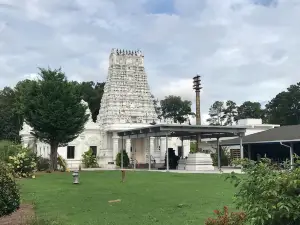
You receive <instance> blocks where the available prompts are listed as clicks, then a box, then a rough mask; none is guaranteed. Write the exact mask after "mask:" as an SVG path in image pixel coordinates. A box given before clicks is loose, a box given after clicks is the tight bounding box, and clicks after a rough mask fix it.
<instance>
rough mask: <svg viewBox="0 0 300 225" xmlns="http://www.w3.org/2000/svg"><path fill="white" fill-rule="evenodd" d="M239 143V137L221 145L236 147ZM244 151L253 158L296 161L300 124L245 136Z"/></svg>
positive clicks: (299, 148)
mask: <svg viewBox="0 0 300 225" xmlns="http://www.w3.org/2000/svg"><path fill="white" fill-rule="evenodd" d="M238 144H239V140H238V139H237V138H234V139H230V140H225V141H221V142H220V145H221V146H230V147H234V146H237V145H238ZM242 145H243V153H244V154H245V155H246V156H247V158H249V159H251V160H260V158H261V157H265V156H266V157H267V158H270V159H272V160H273V161H274V162H278V163H280V162H283V161H285V160H286V159H289V160H290V162H291V165H293V162H294V154H296V155H300V125H290V126H282V127H278V128H273V129H269V130H266V131H262V132H259V133H255V134H250V135H247V136H245V138H244V139H243V144H242Z"/></svg>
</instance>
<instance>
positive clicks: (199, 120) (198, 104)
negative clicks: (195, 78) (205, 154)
mask: <svg viewBox="0 0 300 225" xmlns="http://www.w3.org/2000/svg"><path fill="white" fill-rule="evenodd" d="M196 125H201V113H200V90H199V91H198V90H196ZM200 151H201V136H200V135H199V134H197V152H200Z"/></svg>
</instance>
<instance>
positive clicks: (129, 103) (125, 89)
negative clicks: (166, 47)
mask: <svg viewBox="0 0 300 225" xmlns="http://www.w3.org/2000/svg"><path fill="white" fill-rule="evenodd" d="M97 121H98V123H99V126H100V133H101V137H102V142H101V146H102V147H101V148H102V151H101V152H102V154H100V157H103V158H102V159H104V161H106V162H107V163H108V164H110V163H113V162H114V161H115V156H116V154H117V153H118V152H119V150H120V149H125V148H126V151H128V153H129V154H130V148H131V147H130V146H131V145H130V142H129V141H130V140H122V142H121V140H120V139H119V137H118V136H117V131H120V130H125V129H132V128H137V127H143V126H149V125H150V123H151V122H153V121H157V114H156V112H155V109H154V104H153V99H152V97H151V93H150V88H149V85H148V81H147V75H146V72H145V67H144V55H143V54H142V52H141V51H139V50H138V51H131V50H121V49H112V51H111V53H110V56H109V68H108V76H107V80H106V84H105V87H104V93H103V97H102V100H101V108H100V111H99V115H98V120H97ZM124 142H126V143H124Z"/></svg>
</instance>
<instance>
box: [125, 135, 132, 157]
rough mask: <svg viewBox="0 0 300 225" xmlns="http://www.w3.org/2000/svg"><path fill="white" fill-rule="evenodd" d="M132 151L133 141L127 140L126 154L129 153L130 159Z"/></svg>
mask: <svg viewBox="0 0 300 225" xmlns="http://www.w3.org/2000/svg"><path fill="white" fill-rule="evenodd" d="M130 149H131V139H129V138H128V139H126V152H127V155H128V158H129V159H130V158H131V152H130Z"/></svg>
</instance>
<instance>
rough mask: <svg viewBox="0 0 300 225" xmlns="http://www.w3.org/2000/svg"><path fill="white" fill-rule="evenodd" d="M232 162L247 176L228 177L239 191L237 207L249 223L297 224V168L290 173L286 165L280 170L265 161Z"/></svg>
mask: <svg viewBox="0 0 300 225" xmlns="http://www.w3.org/2000/svg"><path fill="white" fill-rule="evenodd" d="M235 163H236V164H239V165H242V166H243V171H244V172H245V173H246V175H245V176H236V175H235V174H234V173H232V174H231V175H230V176H229V177H228V178H230V179H231V181H232V182H234V184H235V186H236V187H237V188H238V191H237V193H236V194H235V198H236V200H235V201H236V204H237V207H238V208H240V209H242V210H244V211H245V213H246V214H247V218H248V221H249V222H250V223H251V224H257V225H283V224H284V225H299V224H300V198H299V194H300V168H295V169H293V170H290V168H289V167H287V166H286V165H285V166H284V168H283V169H280V170H279V169H278V167H277V166H276V165H273V164H272V162H271V160H270V159H267V158H262V159H261V161H260V162H254V161H251V160H248V159H243V160H239V161H236V162H235ZM297 163H299V159H298V158H297V160H296V164H297Z"/></svg>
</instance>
